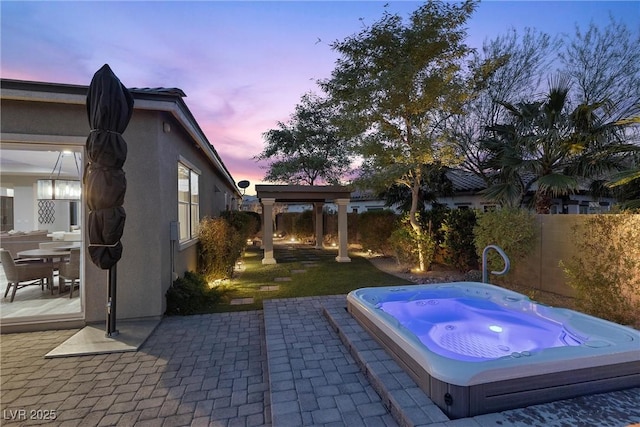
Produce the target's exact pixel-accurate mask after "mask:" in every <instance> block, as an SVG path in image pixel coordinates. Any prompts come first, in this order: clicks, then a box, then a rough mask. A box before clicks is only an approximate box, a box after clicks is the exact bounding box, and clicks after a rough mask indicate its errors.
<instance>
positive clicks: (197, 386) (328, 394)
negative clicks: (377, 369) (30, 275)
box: [0, 296, 640, 427]
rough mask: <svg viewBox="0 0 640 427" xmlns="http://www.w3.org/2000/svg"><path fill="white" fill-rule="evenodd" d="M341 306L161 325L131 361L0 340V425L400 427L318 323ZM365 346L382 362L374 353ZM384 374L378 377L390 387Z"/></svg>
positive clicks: (533, 418)
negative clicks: (53, 354)
mask: <svg viewBox="0 0 640 427" xmlns="http://www.w3.org/2000/svg"><path fill="white" fill-rule="evenodd" d="M343 304H345V297H344V296H330V297H308V298H295V299H279V300H271V301H267V302H266V303H265V310H264V313H263V312H262V311H247V312H235V313H221V314H209V315H197V316H187V317H168V318H165V319H163V320H162V322H161V323H160V325H159V326H158V328H157V329H156V330H155V331H154V332H153V334H152V335H151V336H150V337H149V339H148V340H147V341H146V343H145V344H144V345H143V346H142V348H141V349H140V351H138V352H132V353H114V354H103V355H93V356H78V357H69V358H64V359H44V355H45V354H46V353H47V352H48V351H50V350H51V349H53V348H54V347H56V346H57V345H58V344H60V343H62V342H63V341H65V340H66V339H67V338H69V337H70V336H71V335H73V334H74V333H75V332H76V331H75V330H68V331H47V332H32V333H20V334H8V335H2V336H1V337H0V339H1V346H2V347H1V350H2V353H1V354H2V361H1V369H2V370H1V381H0V388H1V393H2V394H1V403H0V410H1V411H2V425H37V424H40V425H52V426H83V427H84V426H103V425H105V426H106V425H117V426H130V425H131V426H133V425H136V426H189V425H193V426H198V425H209V426H236V425H239V426H258V425H272V423H273V425H275V426H282V425H285V426H286V425H296V426H297V425H326V426H343V425H347V426H357V425H364V426H375V425H380V426H383V425H386V426H393V425H398V424H397V421H396V419H394V418H393V417H392V416H391V415H390V413H389V410H388V407H387V405H386V404H385V403H384V402H385V399H383V398H381V396H380V395H378V394H377V393H376V392H375V391H374V388H373V386H372V385H371V383H370V381H371V378H369V377H367V376H366V375H365V374H363V372H362V371H361V370H360V368H359V367H358V365H357V362H356V361H355V360H354V358H353V357H352V356H351V355H350V354H349V352H348V351H347V350H346V348H345V347H344V346H343V344H342V342H341V341H340V338H339V337H338V335H337V333H336V332H335V331H334V330H333V328H332V327H331V326H330V324H329V323H328V321H327V320H326V318H325V317H324V316H323V313H322V312H323V307H329V308H332V309H333V310H336V309H338V307H340V306H341V305H343ZM352 326H353V325H352ZM362 339H364V340H366V339H367V337H366V336H362ZM366 345H367V346H368V347H367V348H368V349H369V350H370V351H369V354H375V355H377V356H376V357H384V355H383V354H381V353H380V351H382V350H381V349H379V348H376V347H375V346H376V343H375V341H373V340H372V339H370V342H369V343H368V344H366ZM392 363H393V361H392V360H387V361H384V366H385V369H387V370H388V371H389V372H391V373H394V374H398V375H399V372H398V371H397V369H396V368H395V367H393V366H392ZM269 368H270V369H269ZM397 378H400V379H399V380H398V379H396V381H405V379H402V378H401V376H397ZM403 387H404V389H405V391H406V392H407V393H406V394H407V395H410V397H411V398H412V399H414V401H416V402H417V401H421V399H423V397H420V396H416V395H413V393H414V387H412V386H411V385H410V384H404V385H403ZM403 396H404V395H402V396H401V397H400V398H399V399H398V398H397V399H396V400H397V401H402V400H406V399H405V398H406V397H407V396H404V397H403ZM416 399H417V400H416ZM423 402H425V401H423ZM409 404H410V402H409ZM47 411H48V412H47ZM272 411H273V416H272V413H271V412H272ZM54 413H55V420H44V419H42V418H43V417H44V416H45V415H47V414H48V415H49V416H51V415H53V414H54ZM31 416H33V417H34V418H40V419H29V418H31ZM409 419H410V418H409ZM414 419H415V418H414ZM423 422H424V424H422V422H421V423H420V424H419V425H429V426H432V427H454V426H463V427H466V426H470V427H479V426H483V427H486V426H496V427H497V426H502V427H506V426H541V427H542V426H545V427H546V426H552V427H553V426H556V427H560V426H579V425H580V426H598V427H600V426H605V427H606V426H611V427H624V426H627V425H630V424H634V423H640V388H636V389H630V390H623V391H618V392H612V393H606V394H600V395H594V396H585V397H580V398H576V399H570V400H565V401H558V402H552V403H547V404H543V405H536V406H531V407H529V408H524V409H514V410H510V411H505V412H502V413H496V414H487V415H481V416H478V417H474V418H467V419H462V420H455V421H446V420H442V419H441V420H437V419H431V420H426V419H425V420H423Z"/></svg>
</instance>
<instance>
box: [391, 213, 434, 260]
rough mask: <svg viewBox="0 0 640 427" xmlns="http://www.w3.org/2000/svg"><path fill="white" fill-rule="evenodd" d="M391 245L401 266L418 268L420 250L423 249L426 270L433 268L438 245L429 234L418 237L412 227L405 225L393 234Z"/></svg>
mask: <svg viewBox="0 0 640 427" xmlns="http://www.w3.org/2000/svg"><path fill="white" fill-rule="evenodd" d="M389 243H390V244H391V247H392V248H393V251H394V252H395V256H396V259H397V260H398V263H399V264H400V265H404V266H407V267H416V266H418V265H419V262H420V252H419V248H420V247H421V248H422V257H423V259H424V265H425V268H426V269H427V270H429V268H430V267H431V263H432V262H433V257H434V254H435V249H436V244H435V241H434V239H433V238H432V237H431V236H430V235H429V234H428V233H424V234H422V235H418V234H417V233H416V232H415V231H413V229H412V228H411V226H410V225H408V224H403V225H401V226H400V227H398V228H396V229H395V230H394V231H393V232H392V233H391V237H390V238H389Z"/></svg>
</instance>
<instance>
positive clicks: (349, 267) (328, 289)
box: [212, 245, 407, 312]
mask: <svg viewBox="0 0 640 427" xmlns="http://www.w3.org/2000/svg"><path fill="white" fill-rule="evenodd" d="M336 255H337V251H335V250H333V251H332V250H320V249H313V248H311V247H309V246H302V245H291V246H288V247H285V246H282V247H276V249H275V252H274V256H275V258H276V260H277V262H278V263H277V264H274V265H262V251H261V250H259V249H258V248H254V247H251V248H249V249H248V250H247V251H246V253H245V255H244V257H243V258H242V263H243V267H244V271H242V272H241V273H239V274H236V276H237V277H235V278H234V279H233V280H231V281H229V282H228V284H227V285H226V287H228V288H229V293H228V294H227V295H226V298H225V302H224V303H221V304H218V305H216V306H214V307H212V312H224V311H242V310H260V309H262V301H263V300H265V299H274V298H295V297H306V296H316V295H337V294H347V293H349V291H352V290H354V289H358V288H363V287H371V286H393V285H400V284H405V283H407V281H406V280H403V279H401V278H398V277H396V276H392V275H389V274H386V273H384V272H382V271H380V270H378V269H377V268H375V267H374V266H373V265H372V264H371V263H370V262H369V261H368V260H366V259H364V258H362V257H359V256H356V255H354V254H349V256H350V257H351V262H348V263H339V262H336V260H335V257H336ZM286 277H290V278H291V281H275V279H276V278H286ZM266 286H278V287H279V289H278V290H268V291H261V290H260V288H261V287H266ZM248 297H251V298H253V300H254V302H253V304H243V305H229V303H228V302H229V301H230V300H231V299H236V298H248Z"/></svg>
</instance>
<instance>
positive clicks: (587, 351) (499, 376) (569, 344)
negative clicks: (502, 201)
mask: <svg viewBox="0 0 640 427" xmlns="http://www.w3.org/2000/svg"><path fill="white" fill-rule="evenodd" d="M347 306H348V310H349V312H350V313H351V314H352V315H353V316H354V317H355V318H356V319H357V320H358V321H359V322H360V323H361V324H362V325H363V326H364V327H365V329H367V330H368V331H369V332H370V333H371V334H372V335H373V336H374V338H376V340H377V341H378V342H380V343H381V344H382V345H383V346H384V347H385V348H386V349H387V350H388V351H389V352H390V353H391V354H392V355H393V356H394V357H395V359H396V360H398V362H399V363H400V364H401V365H402V366H403V367H404V368H405V369H406V370H407V371H408V372H409V374H410V375H411V376H412V377H413V378H414V380H416V382H417V383H418V385H419V386H420V387H421V388H422V389H423V390H424V391H425V393H427V395H429V397H430V398H431V400H433V401H434V403H436V404H437V405H438V406H439V407H440V408H441V409H442V410H443V411H444V412H445V413H446V414H447V415H448V416H449V417H451V418H460V417H468V416H474V415H479V414H483V413H490V412H496V411H500V410H505V409H512V408H519V407H524V406H528V405H531V404H535V403H542V402H549V401H554V400H559V399H565V398H570V397H575V396H580V395H586V394H594V393H599V392H605V391H612V390H620V389H624V388H630V387H636V386H640V332H638V331H636V330H634V329H631V328H627V327H624V326H621V325H617V324H615V323H611V322H608V321H605V320H602V319H598V318H595V317H592V316H588V315H585V314H582V313H578V312H575V311H572V310H566V309H559V308H553V307H548V306H544V305H541V304H537V303H535V302H532V301H531V300H530V299H529V298H527V297H526V296H524V295H521V294H519V293H516V292H512V291H509V290H506V289H503V288H500V287H497V286H493V285H488V284H484V283H475V282H459V283H448V284H436V285H407V286H402V287H386V288H364V289H358V290H356V291H353V292H351V293H350V294H349V295H348V296H347Z"/></svg>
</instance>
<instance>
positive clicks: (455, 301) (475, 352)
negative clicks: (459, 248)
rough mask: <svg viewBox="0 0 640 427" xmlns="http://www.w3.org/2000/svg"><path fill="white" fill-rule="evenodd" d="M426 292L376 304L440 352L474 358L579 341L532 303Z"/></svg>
mask: <svg viewBox="0 0 640 427" xmlns="http://www.w3.org/2000/svg"><path fill="white" fill-rule="evenodd" d="M432 293H433V295H429V292H424V293H423V294H422V295H421V298H420V299H414V300H412V301H389V302H383V303H380V304H378V308H380V309H381V310H383V311H385V312H386V313H388V314H390V315H391V316H393V317H394V318H395V319H397V320H398V322H399V323H400V324H401V325H402V326H404V327H405V328H407V329H408V330H410V331H411V332H412V333H413V334H415V335H416V336H417V337H418V339H419V340H420V342H422V343H423V344H424V345H425V346H427V347H428V348H430V349H431V350H432V351H433V352H434V353H437V354H439V355H441V356H445V357H449V358H453V359H457V360H464V361H469V362H479V361H485V360H491V359H498V358H500V357H505V356H510V357H511V356H513V355H516V357H517V355H522V356H529V355H530V354H531V353H532V352H536V351H540V350H542V349H546V348H551V347H561V346H576V345H580V344H581V342H580V340H579V339H578V338H577V337H574V336H572V335H571V334H570V333H569V332H567V331H566V330H565V329H564V327H563V325H562V324H561V323H559V322H557V321H554V320H551V319H549V318H546V317H544V315H543V314H542V313H540V312H539V311H535V310H534V308H535V307H534V305H533V304H532V303H528V304H527V303H526V302H525V303H523V304H520V307H519V308H520V310H517V311H516V310H514V309H511V308H508V307H504V306H501V305H498V304H497V303H495V302H493V301H489V300H483V299H475V298H437V297H436V294H435V293H434V292H432ZM526 305H529V307H523V306H526Z"/></svg>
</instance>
